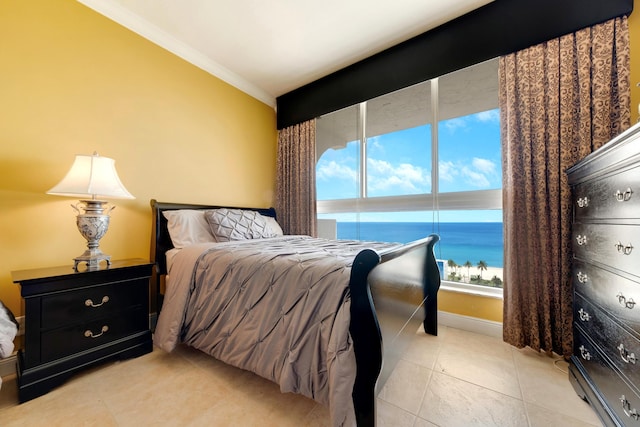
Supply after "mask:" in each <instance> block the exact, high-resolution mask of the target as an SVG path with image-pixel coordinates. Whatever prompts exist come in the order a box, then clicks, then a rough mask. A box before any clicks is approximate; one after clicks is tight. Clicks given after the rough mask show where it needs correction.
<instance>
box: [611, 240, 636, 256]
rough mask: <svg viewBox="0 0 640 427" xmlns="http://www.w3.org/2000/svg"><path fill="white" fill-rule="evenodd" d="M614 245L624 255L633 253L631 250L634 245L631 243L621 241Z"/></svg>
mask: <svg viewBox="0 0 640 427" xmlns="http://www.w3.org/2000/svg"><path fill="white" fill-rule="evenodd" d="M614 246H615V247H616V249H617V250H618V253H621V254H624V255H631V251H632V250H633V246H632V245H631V243H629V244H628V245H627V246H625V245H623V244H622V243H621V242H618V243H616V244H615V245H614Z"/></svg>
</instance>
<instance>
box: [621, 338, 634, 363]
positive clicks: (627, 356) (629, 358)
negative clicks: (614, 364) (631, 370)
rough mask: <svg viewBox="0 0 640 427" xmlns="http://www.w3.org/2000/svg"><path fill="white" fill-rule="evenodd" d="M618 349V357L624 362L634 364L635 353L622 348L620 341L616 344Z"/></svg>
mask: <svg viewBox="0 0 640 427" xmlns="http://www.w3.org/2000/svg"><path fill="white" fill-rule="evenodd" d="M618 351H619V352H620V358H621V359H622V360H623V361H624V362H625V363H632V364H634V365H635V364H636V355H635V354H633V353H629V352H628V351H627V349H626V348H624V344H622V343H620V345H619V346H618Z"/></svg>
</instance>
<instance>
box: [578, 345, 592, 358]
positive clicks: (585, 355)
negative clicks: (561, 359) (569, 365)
mask: <svg viewBox="0 0 640 427" xmlns="http://www.w3.org/2000/svg"><path fill="white" fill-rule="evenodd" d="M579 348H580V356H581V357H582V358H583V359H584V360H591V353H589V350H587V349H586V348H584V346H583V345H581V346H580V347H579Z"/></svg>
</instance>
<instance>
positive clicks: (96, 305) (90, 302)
mask: <svg viewBox="0 0 640 427" xmlns="http://www.w3.org/2000/svg"><path fill="white" fill-rule="evenodd" d="M105 302H109V297H108V296H106V295H105V296H103V297H102V302H100V304H94V303H93V301H92V300H91V299H88V300H86V301H85V302H84V305H86V306H87V307H100V306H101V305H102V304H104V303H105Z"/></svg>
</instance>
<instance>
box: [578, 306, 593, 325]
mask: <svg viewBox="0 0 640 427" xmlns="http://www.w3.org/2000/svg"><path fill="white" fill-rule="evenodd" d="M578 316H579V317H580V320H582V321H583V322H588V321H589V320H591V315H590V314H589V313H587V312H586V311H584V310H583V309H580V310H578Z"/></svg>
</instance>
